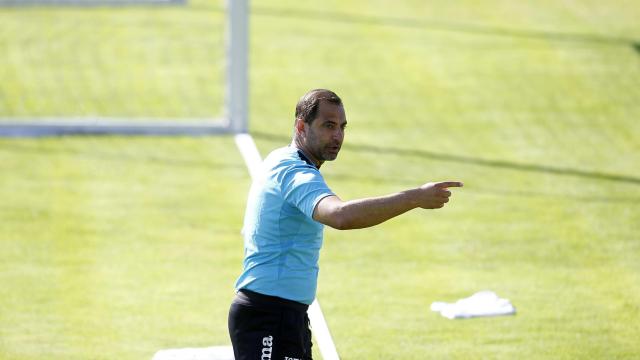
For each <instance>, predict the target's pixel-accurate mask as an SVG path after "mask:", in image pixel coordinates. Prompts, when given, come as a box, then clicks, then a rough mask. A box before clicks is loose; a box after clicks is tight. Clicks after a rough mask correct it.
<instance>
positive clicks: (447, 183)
mask: <svg viewBox="0 0 640 360" xmlns="http://www.w3.org/2000/svg"><path fill="white" fill-rule="evenodd" d="M463 185H464V184H463V183H461V182H460V181H442V182H438V183H435V184H434V186H436V187H439V188H441V189H446V188H450V187H462V186H463Z"/></svg>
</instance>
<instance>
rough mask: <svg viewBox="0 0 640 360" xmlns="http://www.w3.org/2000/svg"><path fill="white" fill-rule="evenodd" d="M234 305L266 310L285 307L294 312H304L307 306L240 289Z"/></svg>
mask: <svg viewBox="0 0 640 360" xmlns="http://www.w3.org/2000/svg"><path fill="white" fill-rule="evenodd" d="M234 302H235V303H237V304H241V305H249V306H259V307H267V308H279V307H285V308H290V309H293V310H296V311H302V312H306V311H307V309H309V305H307V304H303V303H301V302H297V301H293V300H288V299H283V298H281V297H277V296H271V295H265V294H260V293H257V292H255V291H251V290H247V289H240V290H238V292H237V293H236V298H235V300H234Z"/></svg>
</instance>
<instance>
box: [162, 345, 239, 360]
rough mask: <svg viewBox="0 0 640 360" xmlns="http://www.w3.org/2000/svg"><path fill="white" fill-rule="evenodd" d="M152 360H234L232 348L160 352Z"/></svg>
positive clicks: (217, 347) (218, 347)
mask: <svg viewBox="0 0 640 360" xmlns="http://www.w3.org/2000/svg"><path fill="white" fill-rule="evenodd" d="M151 360H233V348H232V347H231V346H212V347H207V348H185V349H167V350H160V351H158V352H157V353H156V354H155V355H153V358H152V359H151Z"/></svg>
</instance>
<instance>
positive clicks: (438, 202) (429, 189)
mask: <svg viewBox="0 0 640 360" xmlns="http://www.w3.org/2000/svg"><path fill="white" fill-rule="evenodd" d="M450 187H462V183H461V182H457V181H443V182H436V183H426V184H424V185H422V186H420V187H419V188H417V189H416V191H415V199H414V201H416V203H417V206H418V207H421V208H423V209H439V208H441V207H443V206H444V204H446V203H448V202H449V197H450V196H451V191H449V188H450Z"/></svg>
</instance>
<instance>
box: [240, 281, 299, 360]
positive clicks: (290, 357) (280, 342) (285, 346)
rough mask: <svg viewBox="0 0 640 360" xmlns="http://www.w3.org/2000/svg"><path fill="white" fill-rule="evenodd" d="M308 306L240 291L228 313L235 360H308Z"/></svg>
mask: <svg viewBox="0 0 640 360" xmlns="http://www.w3.org/2000/svg"><path fill="white" fill-rule="evenodd" d="M307 309H308V306H307V305H305V304H302V303H299V302H295V301H291V300H285V299H282V298H278V297H274V296H268V295H263V294H258V293H256V292H253V291H248V290H240V291H238V294H237V295H236V298H235V299H234V300H233V303H232V304H231V308H230V309H229V335H230V336H231V344H232V345H233V354H234V356H235V360H310V359H311V330H310V329H309V317H308V316H307Z"/></svg>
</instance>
